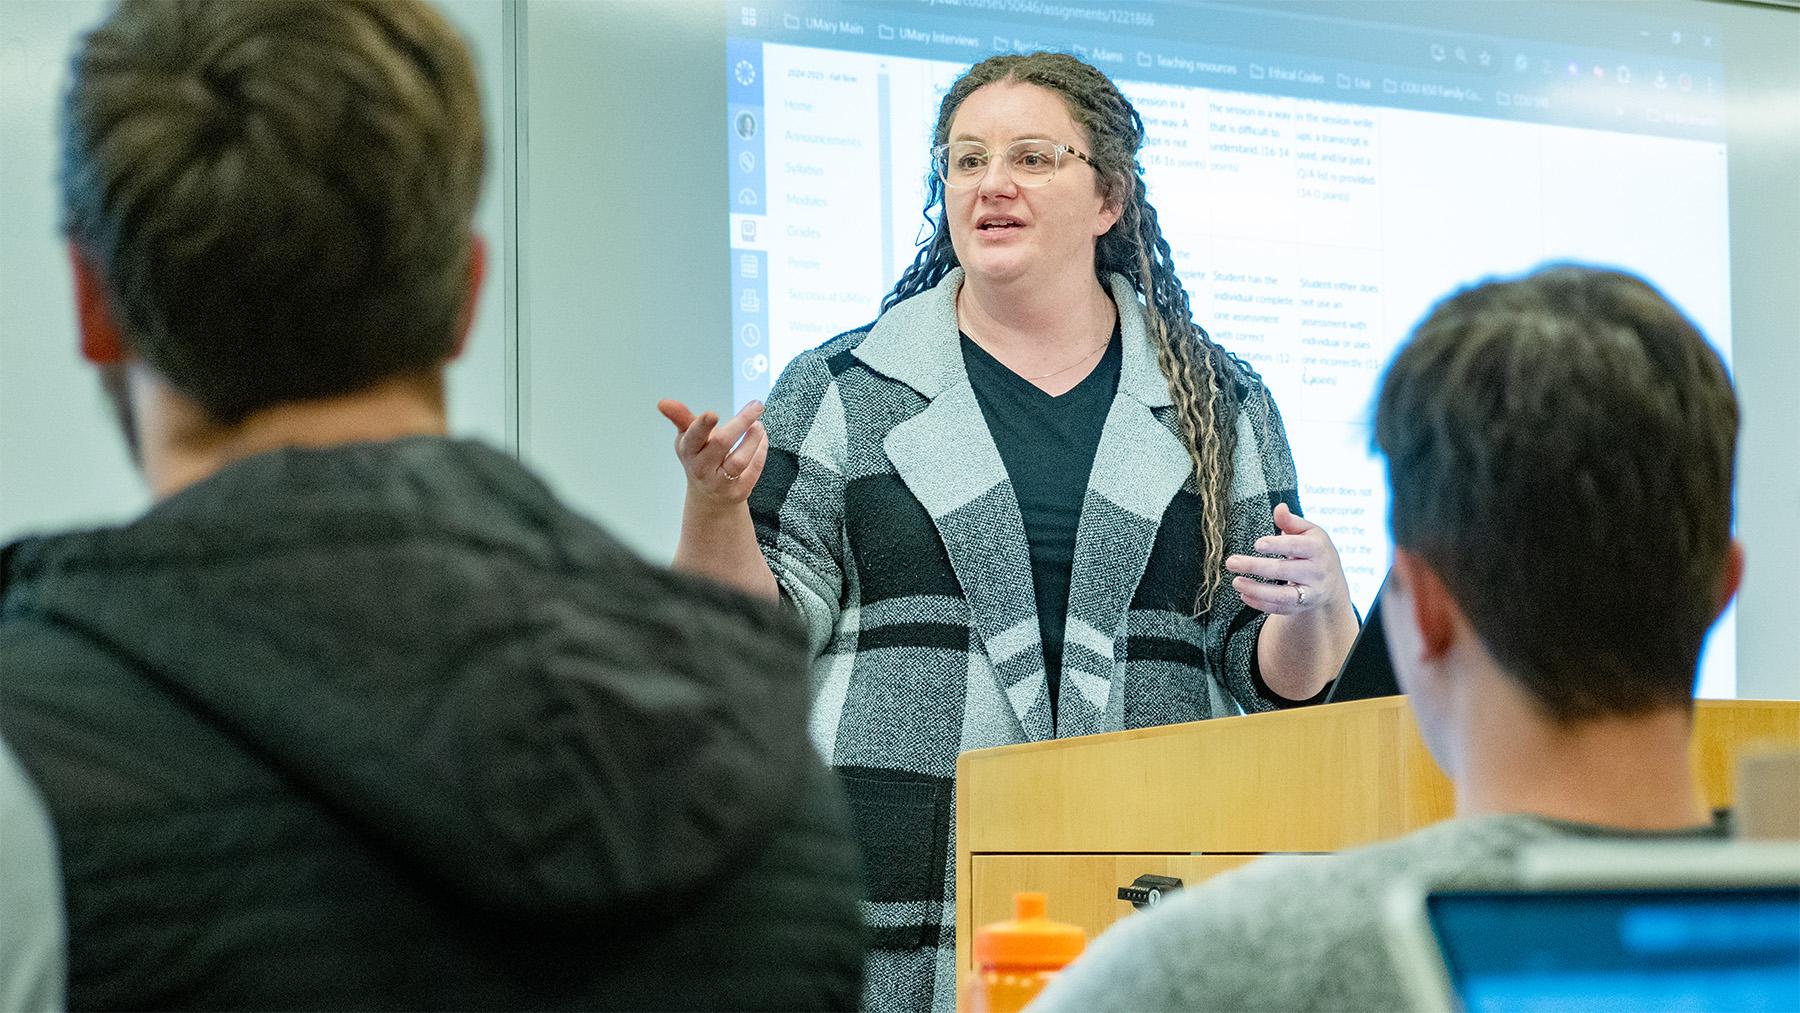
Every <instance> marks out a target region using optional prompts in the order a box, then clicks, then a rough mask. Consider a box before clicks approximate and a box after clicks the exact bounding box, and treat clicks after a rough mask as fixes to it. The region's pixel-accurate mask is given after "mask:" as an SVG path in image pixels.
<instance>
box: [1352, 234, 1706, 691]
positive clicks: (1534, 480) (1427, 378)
mask: <svg viewBox="0 0 1800 1013" xmlns="http://www.w3.org/2000/svg"><path fill="white" fill-rule="evenodd" d="M1737 426H1738V406H1737V398H1736V396H1735V394H1734V393H1733V392H1732V388H1731V380H1730V378H1729V377H1728V376H1727V374H1726V370H1725V366H1724V363H1722V362H1721V361H1720V359H1719V356H1718V354H1717V353H1716V352H1714V350H1713V349H1712V347H1711V346H1710V345H1708V344H1707V343H1706V341H1705V339H1704V338H1702V337H1701V335H1700V332H1699V330H1698V329H1697V328H1696V327H1695V326H1694V325H1693V323H1692V322H1690V321H1689V320H1688V319H1687V318H1686V317H1685V316H1683V315H1682V313H1681V311H1680V310H1678V309H1676V308H1675V307H1674V306H1672V305H1670V304H1669V302H1668V301H1667V300H1666V299H1664V298H1663V296H1662V295H1661V294H1660V293H1658V292H1657V291H1656V289H1654V288H1652V287H1651V286H1650V285H1649V284H1647V283H1645V282H1644V281H1643V280H1642V279H1639V278H1636V277H1633V276H1631V275H1629V274H1623V273H1620V272H1617V271H1607V270H1596V269H1592V268H1585V267H1579V266H1570V265H1556V266H1552V267H1548V268H1545V269H1543V270H1540V271H1538V272H1536V273H1534V274H1531V275H1529V276H1527V277H1524V278H1521V279H1518V280H1511V281H1489V282H1485V283H1483V284H1479V285H1475V286H1473V287H1471V288H1467V289H1464V290H1462V291H1460V292H1457V293H1455V294H1453V295H1451V296H1450V297H1448V298H1446V299H1444V300H1443V301H1442V302H1440V303H1438V305H1437V306H1436V307H1435V308H1434V309H1433V310H1432V311H1431V313H1430V315H1429V316H1428V317H1426V319H1425V321H1424V322H1423V323H1421V324H1420V325H1419V327H1418V329H1417V330H1416V331H1415V332H1414V333H1413V335H1412V338H1411V339H1410V340H1409V341H1408V342H1407V344H1406V345H1405V347H1403V348H1402V349H1401V350H1400V353H1399V355H1398V356H1397V357H1396V358H1395V360H1394V362H1393V364H1392V365H1391V366H1390V367H1389V369H1388V371H1387V375H1386V377H1385V378H1384V379H1383V381H1382V384H1381V393H1380V398H1379V401H1378V404H1377V407H1376V414H1375V439H1376V442H1377V444H1378V445H1379V446H1380V449H1381V450H1382V452H1383V453H1385V454H1386V455H1387V464H1388V481H1389V486H1390V489H1391V491H1392V497H1393V498H1392V504H1391V516H1392V522H1393V535H1394V542H1395V544H1396V545H1398V546H1400V547H1403V548H1405V549H1407V550H1409V551H1411V552H1414V553H1416V554H1418V555H1419V556H1420V557H1421V558H1422V559H1423V560H1424V561H1425V562H1426V563H1427V564H1429V565H1430V566H1431V568H1432V569H1433V570H1435V571H1436V572H1437V573H1438V574H1439V575H1440V576H1441V577H1442V578H1443V580H1444V582H1445V585H1446V587H1447V588H1448V589H1449V591H1450V593H1451V595H1452V596H1454V597H1455V598H1456V600H1457V603H1458V604H1459V605H1460V606H1461V607H1462V609H1463V611H1464V612H1465V614H1466V615H1467V616H1468V618H1469V621H1470V623H1471V624H1472V625H1473V626H1474V628H1475V631H1476V633H1477V634H1478V635H1479V636H1480V637H1481V639H1482V642H1483V643H1484V644H1485V645H1486V647H1487V649H1488V650H1489V651H1490V652H1491V653H1492V654H1493V655H1494V657H1495V659H1496V660H1497V661H1498V662H1499V663H1500V664H1501V665H1502V666H1503V667H1504V668H1505V669H1506V670H1507V671H1508V672H1509V673H1511V674H1512V675H1513V676H1514V677H1516V678H1518V679H1519V680H1521V681H1522V682H1523V683H1524V684H1525V686H1526V688H1527V689H1528V690H1529V691H1530V692H1531V694H1532V695H1533V696H1534V697H1535V698H1536V699H1537V700H1538V701H1539V703H1540V704H1541V705H1542V706H1543V708H1544V710H1545V711H1546V712H1547V713H1548V714H1549V715H1550V716H1551V717H1553V718H1555V719H1557V720H1560V721H1564V722H1570V721H1577V720H1585V719H1588V718H1593V717H1599V716H1604V715H1614V714H1617V715H1630V714H1639V713H1643V712H1646V711H1649V710H1653V709H1657V708H1661V707H1667V706H1674V705H1685V704H1686V703H1687V702H1688V701H1690V700H1691V699H1692V697H1693V686H1694V676H1695V668H1696V666H1697V664H1698V660H1699V652H1700V646H1701V643H1702V641H1703V640H1704V638H1705V634H1706V629H1707V627H1708V626H1709V625H1711V623H1712V620H1713V619H1714V618H1715V615H1716V611H1717V608H1718V598H1717V596H1718V591H1719V579H1720V576H1721V573H1722V568H1723V566H1724V565H1725V559H1726V556H1727V553H1728V552H1729V551H1730V542H1731V496H1732V474H1733V461H1734V451H1735V446H1736V442H1737Z"/></svg>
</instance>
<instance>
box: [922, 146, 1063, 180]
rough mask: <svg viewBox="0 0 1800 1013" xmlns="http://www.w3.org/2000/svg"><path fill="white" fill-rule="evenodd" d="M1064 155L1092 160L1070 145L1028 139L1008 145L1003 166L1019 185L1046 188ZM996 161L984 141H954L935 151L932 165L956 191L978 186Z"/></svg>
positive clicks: (933, 149) (932, 153) (1002, 154)
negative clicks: (991, 163) (1045, 185)
mask: <svg viewBox="0 0 1800 1013" xmlns="http://www.w3.org/2000/svg"><path fill="white" fill-rule="evenodd" d="M1064 155H1074V156H1075V157H1076V158H1079V159H1081V160H1082V161H1083V162H1086V163H1087V164H1089V165H1093V164H1094V162H1093V160H1092V159H1090V158H1088V157H1087V156H1086V155H1084V154H1082V153H1081V152H1079V151H1076V150H1075V149H1074V148H1071V147H1069V146H1068V145H1067V144H1058V143H1057V142H1055V141H1048V140H1044V139H1042V138H1025V139H1023V140H1018V141H1014V142H1012V143H1011V144H1008V145H1007V146H1006V148H1005V149H1004V150H1003V151H1002V152H1001V153H1000V164H1002V165H1004V166H1006V171H1007V173H1008V174H1010V175H1011V176H1012V181H1013V183H1014V184H1016V185H1018V186H1043V185H1044V184H1045V183H1048V182H1050V181H1051V180H1052V179H1055V178H1056V170H1057V169H1058V168H1060V167H1061V166H1062V157H1063V156H1064ZM993 159H994V153H993V149H991V148H989V147H988V146H987V145H985V144H983V143H981V142H980V141H951V142H950V143H949V144H940V145H938V146H937V147H935V148H932V149H931V165H932V168H933V169H934V170H935V171H936V172H937V176H938V178H939V179H941V180H943V181H944V185H945V186H947V187H951V188H954V189H960V188H962V187H966V186H975V185H976V184H978V183H980V182H981V180H982V177H984V176H986V175H987V171H988V163H989V162H992V161H993Z"/></svg>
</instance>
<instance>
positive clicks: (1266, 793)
mask: <svg viewBox="0 0 1800 1013" xmlns="http://www.w3.org/2000/svg"><path fill="white" fill-rule="evenodd" d="M1695 710H1696V713H1695V729H1694V749H1693V763H1694V768H1695V770H1696V772H1697V773H1698V776H1699V781H1700V784H1701V786H1702V788H1703V790H1704V791H1705V793H1706V798H1707V800H1708V802H1709V803H1710V804H1711V805H1712V806H1713V807H1714V808H1720V807H1725V806H1729V805H1731V804H1732V800H1733V797H1734V795H1733V791H1732V771H1733V769H1734V767H1735V758H1736V756H1737V754H1738V753H1739V752H1740V751H1741V750H1742V749H1744V748H1745V747H1751V746H1754V745H1755V744H1757V743H1762V742H1773V743H1777V744H1780V745H1782V746H1785V747H1788V748H1793V747H1795V746H1800V701H1785V700H1784V701H1764V700H1703V701H1700V702H1698V704H1697V705H1696V708H1695ZM956 798H957V802H956V876H957V880H956V882H957V889H956V957H957V976H958V980H959V982H960V980H961V979H962V977H963V976H964V975H966V974H967V973H968V972H969V970H970V969H971V967H972V963H971V961H972V957H971V955H970V952H969V941H970V932H971V928H972V927H973V926H977V925H984V924H986V923H988V922H992V921H1000V920H1003V919H1006V918H1010V917H1011V916H1012V914H1011V912H1012V895H1013V892H1014V891H1017V890H1042V891H1044V892H1046V893H1048V894H1049V895H1050V917H1051V918H1053V919H1055V920H1057V921H1065V922H1073V923H1075V924H1077V925H1081V926H1082V927H1083V928H1085V929H1087V931H1088V938H1089V939H1090V940H1092V939H1093V938H1094V937H1095V936H1097V935H1098V934H1099V933H1100V930H1101V929H1104V928H1105V927H1106V926H1108V925H1110V924H1112V923H1113V922H1114V921H1116V920H1118V919H1119V918H1122V917H1124V916H1125V915H1127V914H1130V913H1131V911H1132V907H1131V905H1129V904H1127V903H1126V902H1124V901H1121V900H1118V899H1117V896H1118V888H1119V887H1121V886H1126V885H1129V884H1130V883H1131V881H1132V880H1133V879H1135V878H1137V877H1138V876H1139V875H1142V874H1144V873H1154V874H1157V875H1166V876H1176V877H1179V878H1180V879H1181V880H1182V881H1183V882H1184V883H1185V884H1186V885H1188V886H1192V885H1194V884H1195V883H1196V882H1198V881H1200V880H1203V879H1206V878H1207V877H1209V876H1213V875H1217V874H1218V873H1221V872H1224V871H1226V870H1227V869H1230V868H1232V867H1234V866H1238V865H1242V864H1244V863H1245V862H1248V861H1250V860H1252V859H1254V858H1257V857H1259V856H1261V855H1266V854H1270V853H1273V852H1286V853H1295V852H1299V853H1311V852H1330V851H1337V850H1339V849H1342V848H1349V847H1354V846H1356V845H1359V844H1367V843H1369V842H1371V841H1378V840H1382V839H1384V838H1389V837H1397V836H1399V835H1401V834H1404V833H1406V832H1407V831H1410V830H1414V829H1417V828H1419V827H1422V826H1425V825H1426V824H1429V823H1434V822H1436V821H1438V820H1441V819H1444V818H1446V817H1448V816H1450V815H1451V813H1452V810H1453V809H1454V799H1453V797H1452V794H1451V788H1450V781H1449V779H1448V778H1446V777H1445V776H1444V774H1443V773H1442V772H1441V771H1439V770H1438V768H1437V765H1436V764H1435V763H1434V762H1433V761H1432V759H1431V756H1430V754H1428V753H1427V752H1426V750H1425V744H1424V742H1423V741H1421V740H1420V738H1419V733H1418V729H1417V727H1416V726H1415V725H1414V724H1413V719H1412V712H1411V711H1410V710H1408V709H1407V706H1406V701H1405V700H1404V699H1403V698H1402V697H1397V696H1396V697H1383V698H1381V699H1377V700H1359V701H1356V702H1354V703H1343V704H1331V705H1328V706H1323V707H1308V708H1304V709H1300V710H1290V711H1277V712H1274V713H1267V714H1255V715H1250V716H1246V717H1235V718H1218V719H1215V720H1212V721H1198V722H1194V723H1192V724H1182V725H1166V726H1163V727H1160V728H1140V729H1134V730H1132V731H1125V732H1114V733H1111V734H1107V735H1090V736H1085V737H1082V738H1073V739H1056V740H1053V741H1050V742H1034V743H1030V744H1027V745H1022V746H1003V747H1000V748H997V749H981V750H975V751H973V752H968V753H964V754H963V755H962V758H961V759H960V760H958V761H957V765H956Z"/></svg>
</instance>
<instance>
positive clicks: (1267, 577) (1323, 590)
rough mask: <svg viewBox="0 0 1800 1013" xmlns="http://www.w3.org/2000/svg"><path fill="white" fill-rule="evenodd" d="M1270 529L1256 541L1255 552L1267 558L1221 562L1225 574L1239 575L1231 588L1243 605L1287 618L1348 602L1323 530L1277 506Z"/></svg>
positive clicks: (1340, 565) (1338, 564) (1235, 558)
mask: <svg viewBox="0 0 1800 1013" xmlns="http://www.w3.org/2000/svg"><path fill="white" fill-rule="evenodd" d="M1275 529H1276V530H1277V531H1279V532H1281V533H1280V534H1276V535H1264V536H1263V537H1261V538H1258V539H1257V540H1256V551H1257V552H1261V553H1266V554H1267V555H1265V556H1237V555H1234V556H1229V557H1227V558H1226V560H1225V569H1226V570H1229V571H1230V572H1232V573H1236V574H1240V575H1241V576H1238V577H1234V578H1232V581H1231V586H1232V587H1233V588H1235V589H1236V590H1237V593H1238V595H1239V596H1241V597H1242V598H1243V599H1244V604H1246V605H1248V606H1250V607H1251V608H1253V609H1258V610H1260V611H1263V612H1267V613H1270V614H1271V615H1284V616H1288V615H1298V614H1300V613H1302V612H1311V611H1313V610H1314V609H1321V608H1328V607H1330V606H1334V605H1336V604H1337V603H1338V602H1339V601H1341V600H1343V599H1345V598H1347V597H1348V596H1349V587H1348V585H1347V584H1346V583H1345V582H1344V566H1343V563H1342V562H1340V561H1339V560H1338V553H1337V546H1335V545H1333V544H1332V543H1331V536H1330V535H1329V534H1327V533H1326V532H1325V529H1324V528H1322V527H1319V526H1318V525H1317V524H1314V523H1313V522H1311V521H1309V520H1307V519H1306V518H1304V517H1301V516H1300V515H1299V514H1296V513H1294V512H1293V511H1292V510H1289V509H1288V505H1287V504H1286V503H1282V504H1280V505H1279V506H1277V507H1276V508H1275ZM1271 556H1272V557H1277V558H1269V557H1271ZM1259 577H1260V578H1261V579H1260V580H1258V579H1254V578H1259ZM1271 582H1277V583H1271ZM1327 614H1329V613H1327Z"/></svg>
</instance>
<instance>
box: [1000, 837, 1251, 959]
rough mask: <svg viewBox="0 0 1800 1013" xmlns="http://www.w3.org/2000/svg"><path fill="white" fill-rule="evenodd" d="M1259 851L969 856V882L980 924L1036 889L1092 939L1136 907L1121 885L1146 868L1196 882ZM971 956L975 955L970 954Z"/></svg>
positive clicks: (1008, 911) (1003, 915) (1006, 914)
mask: <svg viewBox="0 0 1800 1013" xmlns="http://www.w3.org/2000/svg"><path fill="white" fill-rule="evenodd" d="M1261 857H1262V856H1261V855H1117V854H1107V855H1054V854H1052V855H981V854H976V855H971V856H970V865H971V866H972V874H971V875H970V877H969V878H970V879H971V880H972V882H970V883H968V884H967V887H966V888H967V889H968V890H970V891H971V893H970V901H971V904H972V905H973V907H972V914H973V918H972V921H973V923H974V924H975V925H976V926H981V925H986V924H987V923H989V922H997V921H1005V920H1006V919H1009V918H1011V917H1012V911H1013V901H1012V898H1013V894H1014V893H1015V892H1018V891H1020V890H1037V891H1039V892H1042V893H1044V894H1047V895H1048V896H1049V898H1050V903H1049V916H1050V918H1051V920H1052V921H1059V922H1070V923H1072V924H1075V925H1079V926H1081V927H1082V928H1083V929H1086V930H1087V934H1088V941H1089V942H1090V943H1091V942H1093V940H1094V938H1095V937H1097V936H1098V935H1099V934H1100V932H1101V931H1102V930H1103V929H1105V928H1106V927H1107V926H1108V925H1111V924H1112V923H1113V922H1115V921H1118V920H1119V919H1120V918H1123V917H1125V916H1126V915H1129V914H1132V913H1133V912H1134V911H1135V909H1134V908H1133V907H1132V906H1131V904H1130V903H1129V902H1127V901H1122V900H1120V899H1119V887H1121V886H1130V885H1131V882H1132V880H1134V879H1136V878H1137V877H1139V876H1142V875H1144V874H1146V873H1148V874H1151V875H1156V876H1172V877H1175V878H1177V879H1180V880H1181V881H1182V885H1183V887H1184V888H1185V887H1192V886H1194V885H1196V884H1198V883H1200V882H1202V881H1204V880H1207V879H1210V878H1212V877H1213V876H1217V875H1218V874H1219V873H1221V872H1226V871H1229V870H1231V869H1235V868H1237V867H1238V866H1240V865H1243V864H1245V863H1247V862H1252V861H1255V860H1256V859H1258V858H1261ZM969 959H970V960H971V961H972V960H973V959H974V958H973V957H970V958H969Z"/></svg>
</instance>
